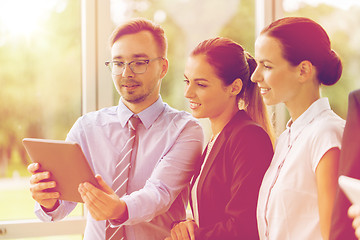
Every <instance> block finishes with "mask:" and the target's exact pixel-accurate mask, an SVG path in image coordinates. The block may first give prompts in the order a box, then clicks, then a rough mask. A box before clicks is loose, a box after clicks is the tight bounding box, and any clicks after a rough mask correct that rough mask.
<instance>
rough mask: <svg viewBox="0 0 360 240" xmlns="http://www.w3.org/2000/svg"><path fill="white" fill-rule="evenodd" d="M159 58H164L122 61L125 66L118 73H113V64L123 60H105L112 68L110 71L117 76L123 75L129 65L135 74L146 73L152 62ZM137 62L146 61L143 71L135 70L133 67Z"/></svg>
mask: <svg viewBox="0 0 360 240" xmlns="http://www.w3.org/2000/svg"><path fill="white" fill-rule="evenodd" d="M159 59H161V60H164V58H163V57H156V58H152V59H144V60H133V61H131V62H122V63H123V64H124V66H123V67H122V70H121V71H120V72H121V73H117V74H114V73H113V69H114V67H113V64H114V63H115V62H121V61H116V60H112V61H106V62H105V66H107V67H108V68H109V69H110V72H111V73H112V74H113V75H115V76H118V75H122V74H123V73H124V71H125V68H126V66H129V68H130V70H131V71H132V72H133V73H134V74H142V73H145V72H146V71H147V69H148V66H149V63H150V62H152V61H155V60H159ZM136 62H143V63H145V64H146V65H145V70H144V71H142V72H138V71H134V69H133V67H134V65H133V63H136Z"/></svg>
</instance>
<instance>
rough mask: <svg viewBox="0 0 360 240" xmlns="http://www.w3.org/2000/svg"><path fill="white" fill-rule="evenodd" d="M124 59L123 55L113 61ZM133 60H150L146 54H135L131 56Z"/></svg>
mask: <svg viewBox="0 0 360 240" xmlns="http://www.w3.org/2000/svg"><path fill="white" fill-rule="evenodd" d="M123 58H124V57H123V56H121V55H117V56H114V57H113V59H123ZM131 58H132V59H138V58H149V56H148V55H147V54H145V53H139V54H133V55H132V56H131Z"/></svg>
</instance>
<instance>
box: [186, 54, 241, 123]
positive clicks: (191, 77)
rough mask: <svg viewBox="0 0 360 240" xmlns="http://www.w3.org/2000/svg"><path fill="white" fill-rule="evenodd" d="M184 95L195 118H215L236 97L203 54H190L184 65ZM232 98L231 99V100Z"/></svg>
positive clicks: (231, 104)
mask: <svg viewBox="0 0 360 240" xmlns="http://www.w3.org/2000/svg"><path fill="white" fill-rule="evenodd" d="M184 76H185V83H186V87H185V97H186V98H187V99H188V100H189V102H190V109H191V110H192V115H193V116H194V117H196V118H210V120H212V119H216V118H218V117H221V116H222V114H223V112H224V111H225V109H226V108H227V106H233V104H234V102H233V101H235V99H236V97H235V96H234V95H232V94H231V93H230V92H231V90H230V86H228V87H226V86H225V85H224V84H223V81H222V80H221V79H220V78H219V77H218V76H217V75H216V73H215V71H214V69H213V67H212V66H211V65H210V64H209V63H208V62H207V59H206V57H205V55H202V54H200V55H197V56H190V57H189V58H188V60H187V63H186V66H185V73H184ZM231 99H232V100H231Z"/></svg>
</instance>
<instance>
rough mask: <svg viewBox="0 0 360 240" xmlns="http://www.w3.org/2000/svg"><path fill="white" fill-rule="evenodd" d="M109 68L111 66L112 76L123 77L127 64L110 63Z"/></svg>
mask: <svg viewBox="0 0 360 240" xmlns="http://www.w3.org/2000/svg"><path fill="white" fill-rule="evenodd" d="M109 66H110V69H111V72H112V74H114V75H121V74H122V72H123V71H124V67H125V64H124V63H123V62H117V61H113V62H110V65H109Z"/></svg>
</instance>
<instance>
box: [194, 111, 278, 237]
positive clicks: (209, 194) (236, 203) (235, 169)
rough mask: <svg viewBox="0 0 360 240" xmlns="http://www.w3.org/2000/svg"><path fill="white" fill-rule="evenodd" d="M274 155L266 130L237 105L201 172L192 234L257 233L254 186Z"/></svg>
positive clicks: (247, 235) (226, 235)
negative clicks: (196, 216) (235, 112)
mask: <svg viewBox="0 0 360 240" xmlns="http://www.w3.org/2000/svg"><path fill="white" fill-rule="evenodd" d="M205 153H206V149H205V151H204V153H203V156H202V161H200V162H201V163H202V162H203V160H204V157H205ZM272 156H273V147H272V144H271V141H270V138H269V136H268V135H267V133H266V132H265V131H264V130H263V129H262V128H261V127H260V126H259V125H257V124H256V123H255V122H254V121H252V120H251V118H250V117H249V116H248V115H247V114H246V113H245V111H239V112H238V113H237V114H236V115H235V116H234V117H233V118H232V119H231V121H230V122H229V123H228V124H227V125H226V126H225V128H224V129H223V130H222V132H221V133H220V134H219V136H218V138H217V140H216V142H215V144H214V146H213V148H212V150H211V152H210V154H209V157H208V159H207V162H206V165H205V166H204V169H203V172H202V174H201V176H200V179H199V183H198V188H197V196H198V211H199V229H198V230H197V231H196V232H195V234H196V235H195V238H196V239H219V240H227V239H245V240H252V239H259V236H258V230H257V222H256V206H257V199H258V192H259V188H260V185H261V181H262V179H263V176H264V174H265V172H266V170H267V168H268V166H269V164H270V162H271V159H272ZM200 167H201V166H198V171H197V174H196V175H195V177H194V178H193V180H192V185H193V184H194V182H195V180H196V177H197V175H198V174H199V169H200Z"/></svg>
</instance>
